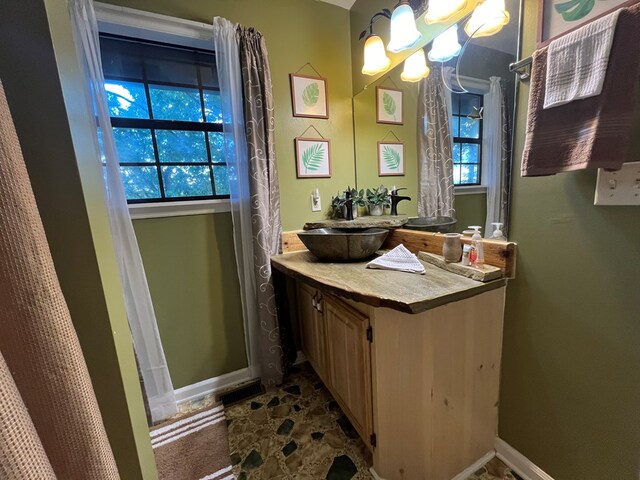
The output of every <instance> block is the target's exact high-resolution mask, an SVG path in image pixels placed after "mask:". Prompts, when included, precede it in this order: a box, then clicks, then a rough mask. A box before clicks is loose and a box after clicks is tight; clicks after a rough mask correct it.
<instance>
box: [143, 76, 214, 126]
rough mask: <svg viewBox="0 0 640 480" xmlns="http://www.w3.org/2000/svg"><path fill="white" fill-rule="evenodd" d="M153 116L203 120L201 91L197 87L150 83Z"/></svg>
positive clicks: (189, 120)
mask: <svg viewBox="0 0 640 480" xmlns="http://www.w3.org/2000/svg"><path fill="white" fill-rule="evenodd" d="M149 95H150V96H151V109H152V110H153V118H154V119H157V120H181V121H186V122H202V107H201V104H200V92H198V90H197V89H195V88H182V87H166V86H161V85H149Z"/></svg>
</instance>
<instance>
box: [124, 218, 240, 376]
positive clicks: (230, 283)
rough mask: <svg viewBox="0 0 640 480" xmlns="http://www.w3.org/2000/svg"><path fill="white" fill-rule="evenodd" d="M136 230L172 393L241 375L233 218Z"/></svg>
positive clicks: (158, 221)
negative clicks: (225, 376) (201, 383)
mask: <svg viewBox="0 0 640 480" xmlns="http://www.w3.org/2000/svg"><path fill="white" fill-rule="evenodd" d="M134 226H135V230H136V236H137V237H138V244H139V245H140V251H141V253H142V259H143V261H144V265H145V270H146V274H147V278H148V281H149V289H150V290H151V297H152V299H153V305H154V308H155V310H156V317H157V320H158V328H159V329H160V337H161V338H162V345H163V346H164V350H165V355H166V357H167V363H168V365H169V370H170V372H171V379H172V380H173V386H174V388H180V387H184V386H186V385H191V384H194V383H197V382H199V381H201V380H204V379H208V378H212V377H216V376H218V375H222V374H224V373H229V372H233V371H235V370H239V369H241V368H245V367H246V366H247V358H246V353H245V344H244V330H243V325H242V307H241V305H240V287H239V284H238V274H237V271H236V262H235V256H234V253H233V234H232V223H231V216H230V215H229V214H227V213H222V214H215V215H192V216H185V217H168V218H153V219H147V220H136V221H135V222H134Z"/></svg>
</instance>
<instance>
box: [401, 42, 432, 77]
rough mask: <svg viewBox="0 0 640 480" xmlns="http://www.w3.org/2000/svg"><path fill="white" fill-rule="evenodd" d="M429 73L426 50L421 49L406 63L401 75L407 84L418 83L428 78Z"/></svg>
mask: <svg viewBox="0 0 640 480" xmlns="http://www.w3.org/2000/svg"><path fill="white" fill-rule="evenodd" d="M429 72H430V70H429V67H427V60H426V59H425V57H424V50H423V49H422V48H421V49H420V50H418V51H417V52H416V53H413V54H411V55H410V56H409V57H408V58H407V59H406V60H405V61H404V69H403V70H402V73H401V74H400V78H401V79H402V80H403V81H405V82H417V81H419V80H421V79H423V78H425V77H427V76H428V75H429Z"/></svg>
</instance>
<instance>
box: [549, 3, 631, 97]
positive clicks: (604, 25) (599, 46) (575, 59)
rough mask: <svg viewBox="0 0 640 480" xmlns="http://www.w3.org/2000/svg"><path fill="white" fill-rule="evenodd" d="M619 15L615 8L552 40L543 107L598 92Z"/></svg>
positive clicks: (604, 73) (605, 69) (594, 94)
mask: <svg viewBox="0 0 640 480" xmlns="http://www.w3.org/2000/svg"><path fill="white" fill-rule="evenodd" d="M619 14H620V10H616V11H615V12H613V13H610V14H609V15H606V16H604V17H602V18H600V19H598V20H595V21H593V22H591V23H589V24H587V25H585V26H584V27H581V28H579V29H578V30H576V31H575V32H571V33H568V34H567V35H564V36H562V37H560V38H558V39H557V40H554V41H553V42H551V44H550V45H549V52H548V56H547V80H546V86H545V96H544V108H545V109H547V108H551V107H557V106H559V105H564V104H565V103H569V102H572V101H574V100H580V99H582V98H589V97H595V96H596V95H600V93H601V92H602V86H603V85H604V80H605V77H606V75H607V67H608V65H609V53H610V52H611V44H612V43H613V37H614V35H615V32H616V24H617V22H618V15H619ZM631 54H632V53H630V55H631Z"/></svg>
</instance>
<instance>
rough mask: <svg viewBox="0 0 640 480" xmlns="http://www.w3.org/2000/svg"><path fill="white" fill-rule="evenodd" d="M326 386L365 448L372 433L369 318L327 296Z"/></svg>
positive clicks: (325, 305) (325, 299)
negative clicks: (363, 442)
mask: <svg viewBox="0 0 640 480" xmlns="http://www.w3.org/2000/svg"><path fill="white" fill-rule="evenodd" d="M324 315H325V321H326V329H327V368H328V375H329V378H328V380H327V382H326V383H327V385H328V386H329V389H330V390H331V393H333V395H334V396H335V397H337V398H336V400H337V401H338V403H340V406H341V407H342V408H343V410H345V412H346V413H347V415H348V417H349V419H350V420H351V423H352V424H353V426H354V427H355V429H356V430H357V431H358V433H359V434H360V436H361V437H362V439H363V440H364V441H365V444H367V445H368V444H369V439H370V438H371V434H372V433H373V426H372V423H373V422H372V395H371V356H370V355H371V353H370V352H371V349H370V344H369V340H368V339H367V329H368V327H369V317H367V316H365V315H363V314H362V313H360V312H358V311H356V310H355V309H353V308H351V307H350V306H348V305H346V304H344V303H343V302H341V301H340V300H338V299H336V298H333V297H330V296H325V298H324Z"/></svg>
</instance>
